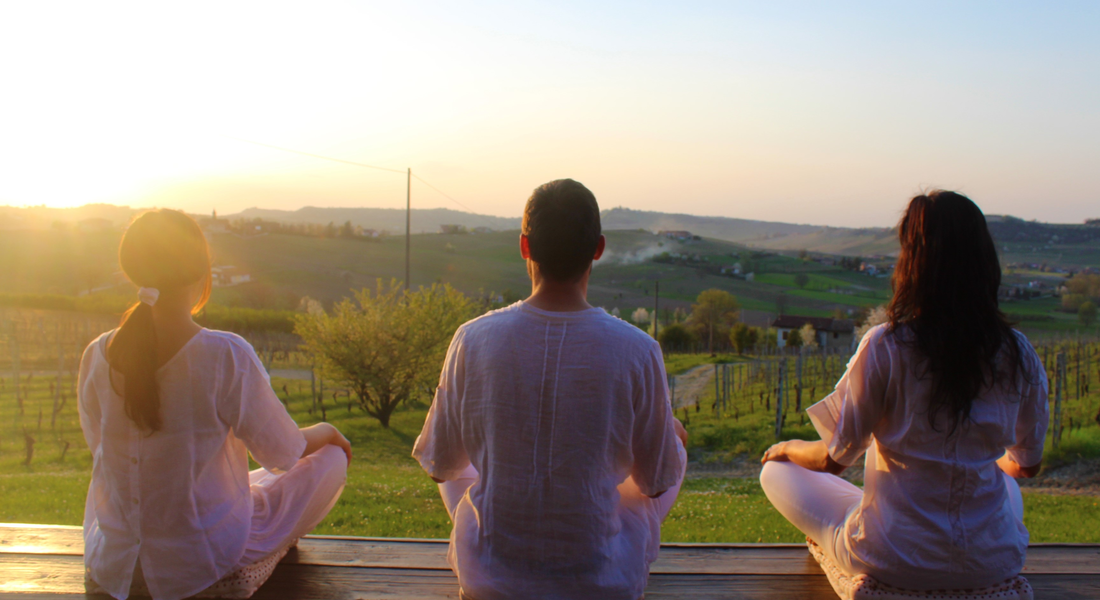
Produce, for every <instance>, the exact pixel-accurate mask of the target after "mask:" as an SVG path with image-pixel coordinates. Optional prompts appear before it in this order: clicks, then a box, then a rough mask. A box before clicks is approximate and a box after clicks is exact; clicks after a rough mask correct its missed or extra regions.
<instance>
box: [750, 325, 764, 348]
mask: <svg viewBox="0 0 1100 600" xmlns="http://www.w3.org/2000/svg"><path fill="white" fill-rule="evenodd" d="M761 335H763V334H762V333H761V332H760V330H759V329H757V328H755V327H749V333H748V336H747V344H746V346H747V347H748V348H749V349H750V350H751V349H753V348H756V346H757V344H759V343H760V336H761Z"/></svg>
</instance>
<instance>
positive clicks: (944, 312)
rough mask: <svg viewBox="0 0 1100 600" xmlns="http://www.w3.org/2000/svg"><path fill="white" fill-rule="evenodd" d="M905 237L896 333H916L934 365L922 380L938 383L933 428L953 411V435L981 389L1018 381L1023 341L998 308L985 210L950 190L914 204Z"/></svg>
mask: <svg viewBox="0 0 1100 600" xmlns="http://www.w3.org/2000/svg"><path fill="white" fill-rule="evenodd" d="M898 238H899V239H900V241H901V254H900V255H899V256H898V262H897V267H896V269H895V270H894V277H893V282H892V283H893V288H894V298H893V300H891V301H890V306H889V308H888V310H887V312H888V314H889V317H890V325H889V328H890V331H896V330H897V329H898V327H899V326H902V325H905V326H907V327H908V328H909V329H910V331H911V332H912V335H911V336H908V337H909V338H910V340H911V342H910V343H911V344H912V345H913V346H914V347H915V348H916V349H917V350H918V351H919V353H920V354H921V356H922V358H924V359H925V360H926V361H927V362H926V363H925V365H926V372H925V373H924V374H923V375H924V376H931V377H932V380H933V393H932V397H931V398H930V399H929V404H928V421H929V423H930V424H931V425H932V427H933V428H935V427H936V417H937V415H939V413H941V412H947V413H948V415H949V416H950V417H951V423H952V425H951V432H953V431H954V430H955V428H956V427H958V426H959V424H960V423H963V422H965V421H967V420H968V419H969V418H970V410H971V406H972V404H973V402H974V399H975V398H977V397H978V395H979V394H980V393H981V392H982V390H984V389H986V388H987V387H988V386H992V385H994V384H997V383H1005V382H1006V381H1007V382H1015V381H1016V377H1017V374H1018V372H1019V369H1020V353H1021V349H1020V347H1019V343H1018V340H1017V338H1016V335H1015V333H1013V331H1012V325H1011V323H1009V321H1008V319H1007V318H1006V317H1005V315H1004V313H1002V312H1001V309H1000V307H999V306H998V304H997V289H998V288H999V287H1000V285H1001V264H1000V261H999V260H998V259H997V249H996V247H995V246H994V244H993V237H992V236H991V235H990V234H989V228H988V227H987V226H986V222H985V215H983V214H982V211H981V209H979V208H978V207H977V205H975V204H974V203H973V202H972V201H971V200H970V199H969V198H967V197H966V196H963V195H961V194H956V193H955V192H948V191H943V190H935V191H933V192H930V193H927V194H922V195H920V196H917V197H915V198H913V199H912V200H911V201H910V202H909V208H908V210H906V211H905V215H904V216H903V217H902V218H901V221H900V222H899V223H898ZM1001 352H1005V353H1006V357H1007V360H1005V361H1004V362H1003V363H1001V362H999V361H1000V360H1001V359H1000V356H1001Z"/></svg>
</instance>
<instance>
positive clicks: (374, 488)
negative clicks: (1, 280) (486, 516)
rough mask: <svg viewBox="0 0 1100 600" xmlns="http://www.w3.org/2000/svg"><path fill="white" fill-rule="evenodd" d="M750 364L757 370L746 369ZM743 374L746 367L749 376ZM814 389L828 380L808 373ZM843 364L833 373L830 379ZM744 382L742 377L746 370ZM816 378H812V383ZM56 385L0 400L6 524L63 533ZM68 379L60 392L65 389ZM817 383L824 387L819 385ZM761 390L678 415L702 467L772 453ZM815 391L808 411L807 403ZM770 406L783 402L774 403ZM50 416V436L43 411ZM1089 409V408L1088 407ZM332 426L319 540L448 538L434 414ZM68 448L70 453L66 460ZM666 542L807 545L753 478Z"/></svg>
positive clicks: (1047, 532) (718, 489)
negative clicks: (329, 496) (430, 439)
mask: <svg viewBox="0 0 1100 600" xmlns="http://www.w3.org/2000/svg"><path fill="white" fill-rule="evenodd" d="M711 360H712V359H711V358H710V357H707V356H704V355H677V356H673V357H670V359H669V370H670V371H672V372H683V371H685V370H688V369H690V368H691V367H692V366H696V365H699V364H704V363H708V362H710V361H711ZM741 364H742V365H745V364H748V363H741ZM744 368H745V367H744V366H743V369H744ZM806 368H807V371H806V373H805V377H806V384H807V387H809V386H810V384H811V382H812V381H824V378H821V376H820V373H817V375H814V373H816V372H815V371H814V370H813V368H811V367H810V366H807V367H806ZM838 368H840V365H839V364H835V365H830V369H833V370H830V371H829V372H828V373H827V375H826V377H829V376H832V375H834V374H835V369H838ZM742 372H744V371H742ZM815 376H816V377H818V379H817V380H814V379H813V377H815ZM49 383H50V379H47V378H44V377H34V378H32V380H31V381H30V382H29V383H27V384H26V385H27V391H28V392H29V398H28V400H26V401H25V402H24V410H23V413H22V414H20V412H19V410H18V408H17V406H16V404H15V401H14V398H13V395H12V393H11V380H10V377H9V378H8V379H6V380H5V388H4V391H2V392H0V522H24V523H55V524H68V525H79V524H80V523H81V519H82V514H83V507H84V496H85V491H86V490H87V486H88V480H89V471H90V468H91V465H90V462H91V459H90V455H89V453H88V450H87V449H86V447H85V446H84V442H83V438H82V436H81V433H80V429H79V423H78V419H77V413H76V410H75V407H74V406H73V404H72V402H71V401H70V402H69V403H67V404H66V406H65V407H64V409H63V410H62V411H61V412H60V413H59V416H58V419H57V421H56V423H55V424H54V426H53V427H52V428H51V426H50V418H49V413H50V409H51V407H52V396H51V395H50V390H49ZM70 383H71V382H70V380H69V379H65V380H63V382H62V386H63V389H68V386H69V385H70ZM283 385H286V387H287V391H288V392H289V395H290V397H289V405H290V409H291V413H292V415H293V416H294V418H295V419H296V420H297V421H298V422H299V423H300V424H302V425H307V424H311V423H314V422H317V421H319V420H320V417H321V415H320V411H317V412H315V413H314V414H310V413H309V410H308V409H309V405H310V402H309V385H308V383H303V382H300V381H288V380H280V379H275V380H274V387H275V389H276V390H277V391H278V393H279V395H280V396H281V397H282V396H285V394H284V393H283V391H282V386H283ZM814 385H821V384H820V383H816V384H814ZM763 388H764V383H763V382H762V381H761V382H759V383H755V384H752V385H751V386H750V387H749V388H747V389H746V390H745V391H744V393H743V394H742V395H741V396H740V397H735V399H734V401H733V403H731V404H730V405H729V406H730V407H731V408H733V409H736V410H737V412H738V414H737V416H736V418H734V417H733V416H732V415H731V414H729V413H727V414H726V415H725V416H723V417H718V416H717V415H715V414H714V412H713V410H712V407H713V403H714V397H715V396H714V390H713V387H710V388H708V391H707V392H706V393H705V394H704V395H703V397H702V403H701V405H700V410H698V411H695V410H688V411H686V414H684V413H685V411H682V410H681V411H677V414H678V416H680V417H681V418H684V417H686V420H687V426H688V430H689V432H690V434H691V442H690V453H691V455H692V457H693V460H695V461H698V462H708V461H714V460H727V459H730V458H735V457H737V456H738V455H740V454H745V455H747V456H748V457H749V458H750V459H751V457H754V456H758V455H759V452H760V451H761V450H762V449H763V448H764V447H766V446H767V445H768V444H770V443H771V441H772V439H771V437H772V435H771V433H770V432H771V423H772V418H773V416H772V415H773V414H774V413H773V412H772V411H770V410H767V409H766V408H764V407H763V406H762V405H761V400H760V398H759V392H760V391H763ZM809 393H810V392H809V390H808V389H807V397H806V404H809V398H810V396H809ZM768 401H769V402H772V401H774V399H769V400H768ZM40 409H41V410H42V412H43V421H42V425H41V428H39V425H38V414H39V410H40ZM1090 410H1091V408H1090ZM326 413H327V418H328V420H329V421H330V422H332V423H334V424H336V425H337V426H338V427H340V429H341V430H342V431H344V432H345V433H346V434H347V436H348V438H349V439H351V440H352V443H353V444H354V447H355V461H354V462H353V463H352V465H351V468H350V470H349V477H348V485H347V487H346V489H345V491H344V495H343V497H342V498H341V501H340V502H339V503H338V504H337V505H336V508H335V509H334V510H333V512H332V513H331V514H330V515H329V517H328V518H327V519H326V520H325V522H324V523H322V524H321V526H320V527H319V528H318V530H317V532H318V533H326V534H340V535H362V536H388V537H432V538H440V537H446V536H447V535H448V532H449V528H450V525H449V522H448V519H447V516H446V514H445V512H444V510H443V504H442V501H441V500H440V499H439V495H438V492H437V490H436V486H435V484H433V483H432V482H431V481H430V480H429V479H428V478H427V476H425V475H424V474H423V472H422V471H421V470H420V469H419V467H418V466H417V465H416V463H415V461H413V460H412V458H410V456H409V454H410V452H411V449H412V444H413V441H414V440H415V438H416V435H417V434H418V433H419V430H420V426H421V425H422V423H423V420H424V416H425V414H426V407H425V406H424V405H422V404H421V405H412V406H409V407H408V408H407V409H405V410H401V411H399V412H397V413H396V414H395V415H394V418H393V421H392V422H391V427H390V428H389V429H383V428H382V427H381V426H379V425H378V424H377V422H376V421H374V420H373V419H370V418H368V417H366V416H364V415H363V414H362V413H361V412H360V411H359V410H358V409H356V408H353V409H352V410H351V411H349V410H348V407H347V404H346V401H344V400H343V399H341V401H340V404H339V405H333V404H332V400H331V398H330V399H329V400H328V405H327V407H326ZM795 415H796V413H794V412H793V411H792V412H790V413H788V420H787V427H785V428H784V436H785V437H810V438H812V437H813V431H812V428H811V427H810V426H809V425H808V424H804V423H803V421H802V419H801V418H800V417H798V416H795ZM24 427H26V428H27V431H28V433H30V434H31V435H32V436H33V437H34V438H35V439H36V444H35V453H34V459H33V460H32V462H31V464H30V466H25V465H24V464H23V461H24V458H25V452H24V441H23V435H22V429H23V428H24ZM65 442H68V443H69V445H70V447H69V449H68V451H67V452H66V453H65V455H64V459H62V457H61V456H62V450H63V448H64V444H65ZM1096 455H1100V429H1097V427H1096V425H1095V424H1091V425H1088V426H1086V427H1084V428H1083V429H1081V430H1080V431H1077V432H1070V433H1069V434H1067V438H1066V440H1065V442H1064V444H1063V447H1062V450H1061V451H1059V452H1057V453H1052V454H1051V459H1052V460H1057V461H1062V460H1068V459H1072V458H1075V457H1078V456H1096ZM1025 503H1026V507H1027V509H1026V510H1027V517H1026V520H1027V523H1028V526H1029V528H1030V529H1031V531H1032V540H1033V541H1036V542H1042V541H1062V542H1100V508H1098V507H1097V499H1096V498H1093V497H1088V496H1044V495H1037V494H1025ZM662 537H663V539H664V540H665V541H680V542H798V541H800V540H801V539H802V536H801V535H800V534H799V533H798V532H797V531H796V530H795V529H794V528H793V527H792V526H790V525H789V524H788V523H787V522H786V521H785V520H784V519H783V518H782V517H781V516H780V515H779V514H778V513H776V512H775V511H774V510H773V509H772V508H771V506H770V504H769V503H768V502H767V500H766V498H765V497H764V495H763V493H762V491H761V490H760V486H759V484H758V483H757V482H756V481H755V480H746V479H724V478H693V479H689V480H688V481H687V482H686V483H685V486H684V489H683V491H682V493H681V495H680V498H679V500H678V501H677V504H676V506H675V508H674V509H673V511H672V513H671V514H670V516H669V519H668V521H667V522H666V525H665V527H664V529H663V533H662Z"/></svg>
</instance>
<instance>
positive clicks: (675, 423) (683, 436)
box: [672, 417, 688, 448]
mask: <svg viewBox="0 0 1100 600" xmlns="http://www.w3.org/2000/svg"><path fill="white" fill-rule="evenodd" d="M672 428H673V429H674V430H675V431H676V437H678V438H680V442H681V443H682V444H683V445H684V448H687V445H688V432H687V429H684V424H683V423H681V422H680V419H677V418H676V417H672Z"/></svg>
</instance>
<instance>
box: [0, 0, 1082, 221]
mask: <svg viewBox="0 0 1100 600" xmlns="http://www.w3.org/2000/svg"><path fill="white" fill-rule="evenodd" d="M1098 17H1100V8H1098V7H1096V6H1095V5H1091V4H1086V3H1068V4H1059V5H1056V6H1055V5H1043V6H1033V5H1029V4H1024V3H982V4H968V5H967V6H962V7H960V6H956V5H953V4H946V3H945V4H937V5H922V6H919V7H917V6H880V5H878V4H874V3H845V4H842V5H819V4H816V3H797V2H795V3H788V2H784V3H768V4H767V5H757V4H737V5H732V6H731V5H727V4H724V3H701V4H696V5H692V6H690V7H684V6H679V5H676V6H673V5H668V6H660V5H635V4H625V3H600V4H598V5H590V4H587V3H575V4H557V3H556V4H554V5H540V4H523V5H516V4H513V3H483V4H479V5H477V6H458V5H451V4H447V3H416V4H403V5H401V6H392V5H376V4H356V3H341V2H336V3H323V4H312V5H310V6H309V7H308V8H302V7H299V6H296V5H272V4H266V3H233V4H229V5H226V4H197V5H188V7H187V8H186V9H184V8H182V7H178V6H177V7H169V6H161V5H150V4H145V3H113V4H111V3H109V4H105V5H101V4H96V5H85V4H79V3H71V4H67V5H64V9H63V10H58V8H57V6H54V5H51V6H38V5H33V4H30V3H24V4H9V5H5V6H4V7H3V8H0V51H2V52H3V54H4V55H5V56H6V57H9V58H8V59H6V60H5V61H4V63H2V65H0V76H3V77H4V80H5V81H6V82H7V83H8V86H7V88H8V89H9V90H13V91H14V93H9V94H7V95H6V96H5V98H4V99H3V100H0V103H2V106H3V107H4V109H5V110H3V111H2V114H0V160H2V161H3V164H4V165H5V169H4V171H5V174H4V176H3V177H2V178H0V205H14V206H37V205H46V206H50V207H57V208H61V207H75V206H82V205H85V204H90V203H107V204H116V205H129V206H133V207H148V206H171V207H176V208H182V209H185V210H188V211H191V212H194V213H209V212H210V211H211V210H215V209H216V210H217V211H218V212H219V213H223V214H230V213H235V212H239V211H240V210H243V209H245V208H249V207H254V206H255V207H262V208H272V209H281V210H295V209H298V208H301V207H303V206H320V207H359V206H362V207H379V208H403V207H404V204H405V193H406V190H405V185H406V181H405V175H404V174H403V173H393V172H387V171H379V170H374V169H365V168H359V167H354V166H350V165H346V164H339V163H334V162H327V161H324V160H320V159H315V158H309V157H305V156H301V155H297V154H292V153H287V152H282V151H279V150H276V149H272V148H266V147H263V146H259V145H255V144H249V143H246V142H242V141H240V140H242V139H244V140H253V141H255V142H259V143H261V144H269V145H273V146H279V147H284V148H290V149H294V150H298V151H301V152H307V153H312V154H318V155H324V156H331V157H335V158H339V159H343V160H348V161H354V162H361V163H366V164H371V165H378V166H382V167H386V168H390V169H396V170H404V169H406V168H411V169H412V171H413V173H414V174H415V175H417V176H419V177H422V178H423V179H424V180H426V181H428V182H430V183H431V184H432V185H434V186H436V187H438V188H439V189H440V190H442V191H444V192H445V193H446V194H447V195H449V196H450V197H452V198H454V199H456V200H458V201H459V202H461V205H458V204H456V203H454V202H452V201H451V200H449V199H448V198H447V197H445V196H443V195H441V194H439V193H437V192H436V191H434V190H432V189H430V188H428V187H426V186H424V185H423V184H421V183H419V182H418V181H416V180H414V182H413V190H412V203H413V206H414V207H416V208H452V209H455V210H470V211H473V212H477V213H481V214H489V215H497V216H505V217H515V216H518V215H519V214H520V212H521V211H522V207H523V202H524V200H525V199H526V198H527V196H528V195H529V194H530V192H531V190H532V189H533V188H534V187H535V186H537V185H539V184H541V183H543V182H545V181H549V180H551V179H556V178H560V177H572V178H574V179H577V180H579V181H581V182H583V183H585V184H586V185H587V186H588V187H590V188H591V189H592V190H593V192H594V193H595V194H596V197H597V199H598V200H599V202H600V204H601V207H602V208H613V207H616V206H624V207H628V208H632V209H637V210H648V211H660V212H674V213H686V214H693V215H703V216H725V217H735V218H744V219H758V220H767V221H783V222H794V223H810V224H818V225H833V226H850V227H862V226H890V225H893V224H894V223H895V222H896V220H897V216H898V213H899V211H900V210H901V209H902V207H903V206H904V203H905V201H906V200H907V199H908V198H909V197H910V196H912V195H913V194H915V193H918V192H919V191H921V190H922V189H928V188H933V187H941V188H946V189H955V190H958V191H960V192H962V193H965V194H968V195H970V196H971V197H972V198H974V200H975V201H976V202H977V203H978V204H979V205H980V206H981V207H982V208H983V210H985V211H986V212H987V213H990V214H1010V215H1014V216H1017V217H1021V218H1025V219H1038V220H1042V221H1050V222H1067V223H1080V222H1081V221H1082V220H1084V219H1086V218H1093V217H1100V209H1097V208H1096V206H1097V199H1098V198H1100V180H1098V179H1097V178H1096V176H1095V175H1094V171H1095V164H1096V163H1097V159H1100V144H1098V143H1097V141H1096V140H1098V139H1100V116H1098V114H1097V111H1096V108H1095V107H1096V102H1097V100H1098V99H1100V77H1098V76H1100V40H1098V39H1097V38H1096V36H1095V35H1093V33H1092V32H1094V31H1095V30H1096V29H1097V26H1098V25H1100V18H1098Z"/></svg>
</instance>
